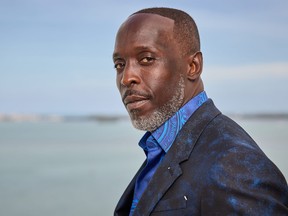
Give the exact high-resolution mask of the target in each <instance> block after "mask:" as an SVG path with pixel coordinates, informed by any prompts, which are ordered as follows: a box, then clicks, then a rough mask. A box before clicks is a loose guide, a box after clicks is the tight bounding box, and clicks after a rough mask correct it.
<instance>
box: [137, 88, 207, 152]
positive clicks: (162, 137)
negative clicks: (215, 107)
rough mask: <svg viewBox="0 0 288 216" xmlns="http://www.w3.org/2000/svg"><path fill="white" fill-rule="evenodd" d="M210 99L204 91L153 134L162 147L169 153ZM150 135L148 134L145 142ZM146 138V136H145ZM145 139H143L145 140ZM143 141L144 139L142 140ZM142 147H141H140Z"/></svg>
mask: <svg viewBox="0 0 288 216" xmlns="http://www.w3.org/2000/svg"><path fill="white" fill-rule="evenodd" d="M207 99H208V97H207V95H206V92H205V91H202V92H201V93H199V94H198V95H196V96H195V97H193V98H192V99H191V100H190V101H188V103H186V104H185V105H184V106H183V107H181V108H180V109H179V110H178V111H177V112H176V113H175V114H174V115H173V116H172V117H171V118H170V119H168V120H167V121H166V122H165V123H164V124H163V125H161V126H160V127H159V128H158V129H156V130H155V131H154V132H152V136H153V137H154V138H155V139H156V141H157V142H158V144H159V145H160V147H161V148H162V149H163V150H164V151H165V152H167V151H168V150H169V148H170V147H171V145H172V143H173V142H174V140H175V139H176V136H177V134H178V133H179V131H180V130H181V128H182V127H183V125H184V124H185V123H186V121H187V120H188V119H189V118H190V116H191V115H192V114H193V113H194V112H195V111H196V110H197V109H198V108H199V107H200V106H201V105H202V104H203V103H204V102H205V101H207ZM149 135H150V132H147V134H146V138H145V140H146V139H147V138H148V136H149ZM144 137H145V135H144ZM144 137H143V138H144ZM141 140H142V139H141ZM140 146H141V145H140Z"/></svg>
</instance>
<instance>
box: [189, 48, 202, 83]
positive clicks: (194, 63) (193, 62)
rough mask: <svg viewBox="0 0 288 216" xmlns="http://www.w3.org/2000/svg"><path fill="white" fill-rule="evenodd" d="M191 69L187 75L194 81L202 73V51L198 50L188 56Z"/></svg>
mask: <svg viewBox="0 0 288 216" xmlns="http://www.w3.org/2000/svg"><path fill="white" fill-rule="evenodd" d="M188 61H189V69H188V71H187V77H188V79H189V80H191V81H194V80H196V79H198V78H199V77H200V75H201V73H202V68H203V57H202V53H201V52H200V51H199V52H196V53H194V54H193V55H191V56H188Z"/></svg>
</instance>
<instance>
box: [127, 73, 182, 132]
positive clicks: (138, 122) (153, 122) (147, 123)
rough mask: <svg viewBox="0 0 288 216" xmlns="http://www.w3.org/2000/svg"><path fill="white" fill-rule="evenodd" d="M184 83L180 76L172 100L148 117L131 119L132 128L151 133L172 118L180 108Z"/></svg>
mask: <svg viewBox="0 0 288 216" xmlns="http://www.w3.org/2000/svg"><path fill="white" fill-rule="evenodd" d="M184 82H185V81H184V78H183V77H182V76H181V77H180V80H179V82H178V88H177V91H175V94H174V95H173V96H172V98H171V99H170V100H169V101H167V103H165V104H164V105H163V106H162V107H159V108H158V109H156V110H155V111H154V112H152V113H151V114H150V115H149V116H145V117H144V116H143V117H137V118H131V121H132V124H133V126H134V127H135V128H136V129H139V130H144V131H150V132H152V131H155V130H156V129H157V128H158V127H160V126H161V125H162V124H163V123H164V122H166V121H167V120H168V119H169V118H170V117H172V116H173V115H174V114H175V113H176V112H177V111H178V110H179V109H180V108H181V105H182V103H183V100H184V88H185V85H184ZM135 114H136V113H135ZM131 115H133V113H131ZM136 115H137V114H136Z"/></svg>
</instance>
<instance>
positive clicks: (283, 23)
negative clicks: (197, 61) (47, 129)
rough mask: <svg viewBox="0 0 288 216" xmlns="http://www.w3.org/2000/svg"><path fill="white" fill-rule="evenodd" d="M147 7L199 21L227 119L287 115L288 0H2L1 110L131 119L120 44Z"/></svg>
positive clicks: (208, 70)
mask: <svg viewBox="0 0 288 216" xmlns="http://www.w3.org/2000/svg"><path fill="white" fill-rule="evenodd" d="M147 7H173V8H177V9H181V10H184V11H186V12H187V13H189V14H190V15H191V16H192V17H193V18H194V19H195V21H196V23H197V25H198V28H199V32H200V37H201V46H202V48H201V51H202V52H203V56H204V69H203V74H202V77H203V80H204V85H205V90H206V92H207V94H208V96H209V97H210V98H212V99H213V100H214V102H215V104H216V106H218V108H219V109H220V110H221V111H222V112H224V113H263V112H265V113H267V112H268V113H271V112H285V113H287V112H288V100H287V94H288V13H287V10H288V1H287V0H274V1H271V0H254V1H248V0H233V1H231V0H218V1H215V0H206V1H200V0H157V1H155V0H148V1H143V2H142V1H128V0H121V1H116V0H105V1H96V0H94V1H93V0H69V1H68V0H49V1H48V0H25V1H23V0H0V113H2V114H15V113H17V114H56V115H91V114H105V115H112V114H113V115H115V114H126V110H125V108H124V106H123V105H122V102H121V99H120V94H119V92H118V90H117V88H116V82H115V78H116V73H115V70H114V68H113V62H112V53H113V48H114V40H115V35H116V33H117V30H118V28H119V26H120V25H121V23H123V22H124V21H125V19H126V18H127V17H128V16H129V15H130V14H132V13H133V12H135V11H137V10H140V9H142V8H147Z"/></svg>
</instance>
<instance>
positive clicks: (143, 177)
mask: <svg viewBox="0 0 288 216" xmlns="http://www.w3.org/2000/svg"><path fill="white" fill-rule="evenodd" d="M207 99H208V98H207V95H206V93H205V91H203V92H201V93H199V94H198V95H197V96H195V97H194V98H192V99H191V100H190V101H189V102H188V103H186V104H185V105H184V106H183V107H181V108H180V109H179V110H178V111H177V112H176V113H175V114H174V115H173V116H172V117H171V118H170V119H168V120H167V121H166V122H165V123H164V124H163V125H161V126H160V127H159V128H158V129H156V130H155V131H154V132H152V133H151V132H146V133H145V134H144V136H143V137H142V139H141V140H140V142H139V146H140V147H141V148H142V149H143V150H144V152H145V154H146V156H147V164H146V166H145V167H144V168H143V170H142V171H141V172H140V174H139V176H138V177H137V180H136V185H135V190H134V197H133V202H132V205H131V210H130V215H132V214H133V212H134V209H135V208H136V206H137V203H138V201H139V199H140V197H141V195H142V193H143V192H144V190H145V189H146V187H147V185H148V183H149V181H150V180H151V178H152V176H153V175H154V173H155V171H156V169H157V167H158V165H159V163H160V162H161V159H162V158H163V157H164V155H165V154H166V153H167V151H168V150H169V148H170V147H171V146H172V144H173V142H174V140H175V139H176V136H177V134H178V133H179V131H180V130H181V128H182V127H183V125H184V124H185V123H186V121H187V120H188V119H189V118H190V116H191V115H192V114H193V113H194V112H195V110H197V109H198V108H199V107H200V106H201V105H202V104H203V103H204V102H205V101H206V100H207Z"/></svg>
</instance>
